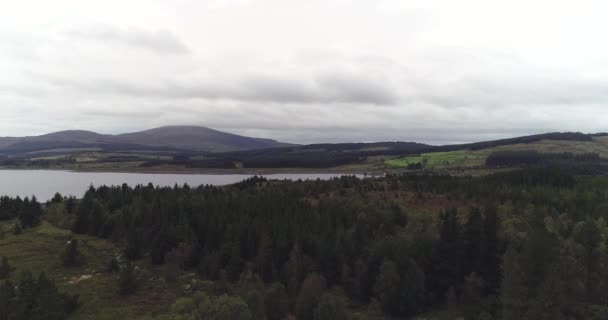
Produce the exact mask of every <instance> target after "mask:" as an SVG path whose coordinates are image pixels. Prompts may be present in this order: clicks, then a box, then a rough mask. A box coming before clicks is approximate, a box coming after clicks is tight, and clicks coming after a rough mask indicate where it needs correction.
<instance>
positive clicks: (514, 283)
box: [501, 247, 528, 320]
mask: <svg viewBox="0 0 608 320" xmlns="http://www.w3.org/2000/svg"><path fill="white" fill-rule="evenodd" d="M502 272H503V280H502V286H501V296H502V319H503V320H520V319H523V317H524V314H525V313H526V304H527V301H528V294H527V288H526V284H525V282H524V281H525V280H524V279H525V277H524V274H523V270H522V269H521V267H520V264H519V255H518V253H517V251H516V250H515V249H514V248H513V247H510V248H509V249H508V250H507V252H506V253H505V255H504V258H503V264H502Z"/></svg>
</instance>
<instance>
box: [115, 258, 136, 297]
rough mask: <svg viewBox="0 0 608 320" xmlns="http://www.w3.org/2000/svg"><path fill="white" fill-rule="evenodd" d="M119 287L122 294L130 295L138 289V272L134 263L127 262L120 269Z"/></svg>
mask: <svg viewBox="0 0 608 320" xmlns="http://www.w3.org/2000/svg"><path fill="white" fill-rule="evenodd" d="M118 288H119V291H120V294H121V295H125V296H126V295H129V294H132V293H134V292H135V291H136V290H137V273H136V270H135V266H133V264H132V263H126V264H125V265H124V266H122V268H121V270H120V275H119V277H118Z"/></svg>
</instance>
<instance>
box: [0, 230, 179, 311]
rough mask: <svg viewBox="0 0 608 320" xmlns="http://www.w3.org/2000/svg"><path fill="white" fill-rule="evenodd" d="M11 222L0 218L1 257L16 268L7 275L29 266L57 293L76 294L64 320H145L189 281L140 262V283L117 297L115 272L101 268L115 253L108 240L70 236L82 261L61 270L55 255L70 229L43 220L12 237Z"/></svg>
mask: <svg viewBox="0 0 608 320" xmlns="http://www.w3.org/2000/svg"><path fill="white" fill-rule="evenodd" d="M12 225H13V222H12V221H8V222H7V221H5V222H0V228H2V230H3V231H4V232H3V234H4V239H0V256H6V257H7V258H8V259H9V261H10V263H11V265H12V266H14V267H16V268H17V270H16V271H15V272H13V274H12V275H11V277H12V280H14V281H17V279H18V278H19V272H20V270H30V271H32V273H33V274H34V275H36V276H37V275H38V274H39V273H40V272H45V273H46V274H47V275H48V276H49V278H51V279H53V280H54V281H55V283H56V284H57V287H58V288H59V290H60V291H63V292H68V293H70V294H78V295H79V297H80V301H81V306H80V307H79V308H78V309H77V310H76V311H75V312H74V313H73V314H72V315H70V317H69V319H73V320H81V319H82V320H85V319H86V320H106V319H107V320H116V319H145V318H146V317H147V316H155V315H162V314H163V313H165V312H166V311H167V310H168V307H169V306H170V305H171V304H172V303H173V302H174V301H175V299H176V297H177V296H178V295H179V294H181V293H183V287H184V284H181V283H182V282H183V283H186V282H189V281H190V280H191V279H189V277H188V275H184V276H183V277H181V278H180V279H179V280H177V282H176V283H167V282H165V281H164V279H162V278H160V277H158V274H159V273H160V271H159V270H154V269H151V268H149V267H147V266H146V265H145V264H143V263H140V264H139V266H140V268H141V271H142V273H141V279H140V282H139V283H140V285H141V287H140V288H139V290H138V291H137V292H136V293H135V294H134V295H131V296H128V297H122V296H120V295H119V294H118V286H117V277H118V276H117V275H115V274H111V273H108V272H106V271H105V270H104V269H105V263H106V261H107V260H109V259H110V258H111V257H112V255H114V254H116V253H118V252H119V250H118V249H117V248H115V247H114V246H113V245H112V244H111V243H110V242H109V241H107V240H102V239H98V238H93V237H87V236H80V235H78V236H75V238H77V239H78V240H79V242H80V252H81V253H83V254H84V256H85V262H84V264H83V265H82V266H80V267H72V268H66V267H63V266H62V264H61V261H60V253H61V252H62V250H63V248H64V246H65V243H66V241H67V239H69V237H70V236H71V232H70V231H68V230H65V229H60V228H57V227H55V226H53V225H51V224H50V223H48V222H46V221H45V222H43V223H42V225H40V226H38V227H36V228H34V229H28V230H25V231H24V232H23V234H21V235H13V233H12V232H10V229H11V228H12ZM180 289H181V290H180Z"/></svg>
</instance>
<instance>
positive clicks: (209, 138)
mask: <svg viewBox="0 0 608 320" xmlns="http://www.w3.org/2000/svg"><path fill="white" fill-rule="evenodd" d="M284 146H290V144H286V143H281V142H277V141H275V140H270V139H258V138H251V137H245V136H239V135H236V134H231V133H226V132H222V131H217V130H213V129H209V128H206V127H195V126H171V127H161V128H156V129H151V130H146V131H141V132H134V133H127V134H119V135H106V134H99V133H95V132H91V131H82V130H69V131H60V132H54V133H49V134H45V135H41V136H31V137H4V138H0V154H4V155H14V154H21V153H28V152H39V151H48V150H55V149H87V148H89V149H90V148H95V149H100V150H109V151H113V150H126V151H138V150H167V151H179V150H184V151H197V152H229V151H240V150H254V149H262V148H278V147H284Z"/></svg>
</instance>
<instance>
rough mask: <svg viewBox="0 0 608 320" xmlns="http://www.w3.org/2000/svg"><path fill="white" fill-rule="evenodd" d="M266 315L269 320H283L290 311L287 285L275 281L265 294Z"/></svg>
mask: <svg viewBox="0 0 608 320" xmlns="http://www.w3.org/2000/svg"><path fill="white" fill-rule="evenodd" d="M264 304H265V305H266V316H267V317H268V320H283V319H285V317H286V316H287V313H288V312H289V296H288V295H287V290H286V289H285V286H284V285H283V284H281V283H279V282H275V283H273V284H272V285H271V286H270V288H268V289H267V290H266V295H265V296H264Z"/></svg>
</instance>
